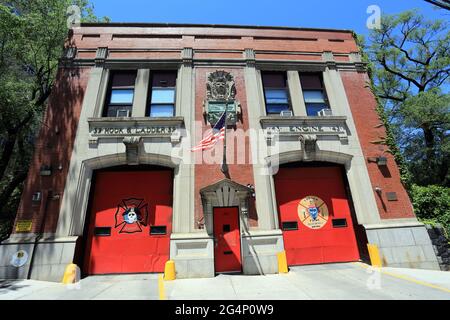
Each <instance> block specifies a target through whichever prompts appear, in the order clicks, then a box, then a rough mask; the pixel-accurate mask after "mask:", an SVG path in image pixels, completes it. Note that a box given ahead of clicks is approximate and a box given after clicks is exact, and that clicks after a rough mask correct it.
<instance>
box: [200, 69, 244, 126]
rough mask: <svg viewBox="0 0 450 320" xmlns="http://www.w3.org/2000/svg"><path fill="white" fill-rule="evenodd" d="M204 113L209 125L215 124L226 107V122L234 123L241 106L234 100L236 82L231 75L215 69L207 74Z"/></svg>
mask: <svg viewBox="0 0 450 320" xmlns="http://www.w3.org/2000/svg"><path fill="white" fill-rule="evenodd" d="M203 106H204V115H205V116H206V118H207V120H208V122H209V123H210V124H211V125H215V124H216V122H217V121H218V120H219V118H220V116H221V115H222V114H223V112H224V111H225V107H227V123H228V124H229V125H235V124H236V122H237V118H238V116H239V115H240V114H241V106H240V104H239V102H238V101H237V100H236V84H235V82H234V78H233V75H232V74H231V73H229V72H226V71H223V70H217V71H214V72H212V73H210V74H209V75H208V79H207V81H206V100H205V102H204V105H203Z"/></svg>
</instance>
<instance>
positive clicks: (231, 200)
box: [200, 179, 252, 235]
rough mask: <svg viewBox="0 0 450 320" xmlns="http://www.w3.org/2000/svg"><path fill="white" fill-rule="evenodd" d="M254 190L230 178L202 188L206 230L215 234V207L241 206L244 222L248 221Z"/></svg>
mask: <svg viewBox="0 0 450 320" xmlns="http://www.w3.org/2000/svg"><path fill="white" fill-rule="evenodd" d="M251 194H252V190H251V189H250V188H248V187H246V186H243V185H241V184H239V183H237V182H234V181H232V180H230V179H223V180H220V181H218V182H216V183H214V184H212V185H209V186H207V187H204V188H203V189H201V190H200V195H201V198H202V204H203V214H204V222H205V226H206V232H207V233H208V234H209V235H212V234H213V209H214V207H234V206H238V207H239V213H240V215H241V218H243V221H244V223H245V224H246V223H247V218H248V210H249V203H248V201H249V198H250V196H251Z"/></svg>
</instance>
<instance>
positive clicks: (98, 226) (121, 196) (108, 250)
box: [84, 170, 173, 274]
mask: <svg viewBox="0 0 450 320" xmlns="http://www.w3.org/2000/svg"><path fill="white" fill-rule="evenodd" d="M172 181H173V178H172V172H171V171H170V170H161V171H128V172H124V171H121V172H99V173H97V175H96V179H95V186H93V187H94V194H93V201H92V207H91V219H90V221H89V222H88V223H90V225H89V228H88V229H89V230H88V235H87V237H88V238H87V244H86V253H85V259H84V270H85V272H86V273H87V274H107V273H139V272H162V271H163V270H164V264H165V262H166V261H167V260H168V259H169V245H170V233H171V230H172ZM155 227H160V228H159V230H158V228H155ZM161 227H162V228H161ZM164 227H165V228H166V230H165V234H161V233H162V232H161V231H164ZM150 229H152V234H150ZM155 231H160V232H159V233H160V234H155ZM108 233H109V235H108Z"/></svg>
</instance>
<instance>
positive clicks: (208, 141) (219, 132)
mask: <svg viewBox="0 0 450 320" xmlns="http://www.w3.org/2000/svg"><path fill="white" fill-rule="evenodd" d="M225 114H226V112H225V111H224V112H223V114H222V115H221V116H220V118H219V121H217V122H216V124H215V125H214V127H213V128H212V130H211V132H210V133H209V134H208V135H207V136H206V137H205V138H203V140H201V141H200V142H199V143H198V145H196V146H195V147H193V148H192V149H191V151H199V150H208V149H211V148H212V147H214V146H215V145H216V143H217V141H219V140H223V139H224V138H225Z"/></svg>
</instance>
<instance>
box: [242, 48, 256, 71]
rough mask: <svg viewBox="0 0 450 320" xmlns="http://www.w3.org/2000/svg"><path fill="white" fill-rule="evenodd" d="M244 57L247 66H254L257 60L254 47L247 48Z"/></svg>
mask: <svg viewBox="0 0 450 320" xmlns="http://www.w3.org/2000/svg"><path fill="white" fill-rule="evenodd" d="M244 59H245V62H246V64H247V67H254V66H255V62H256V55H255V51H254V50H253V49H245V50H244Z"/></svg>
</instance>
